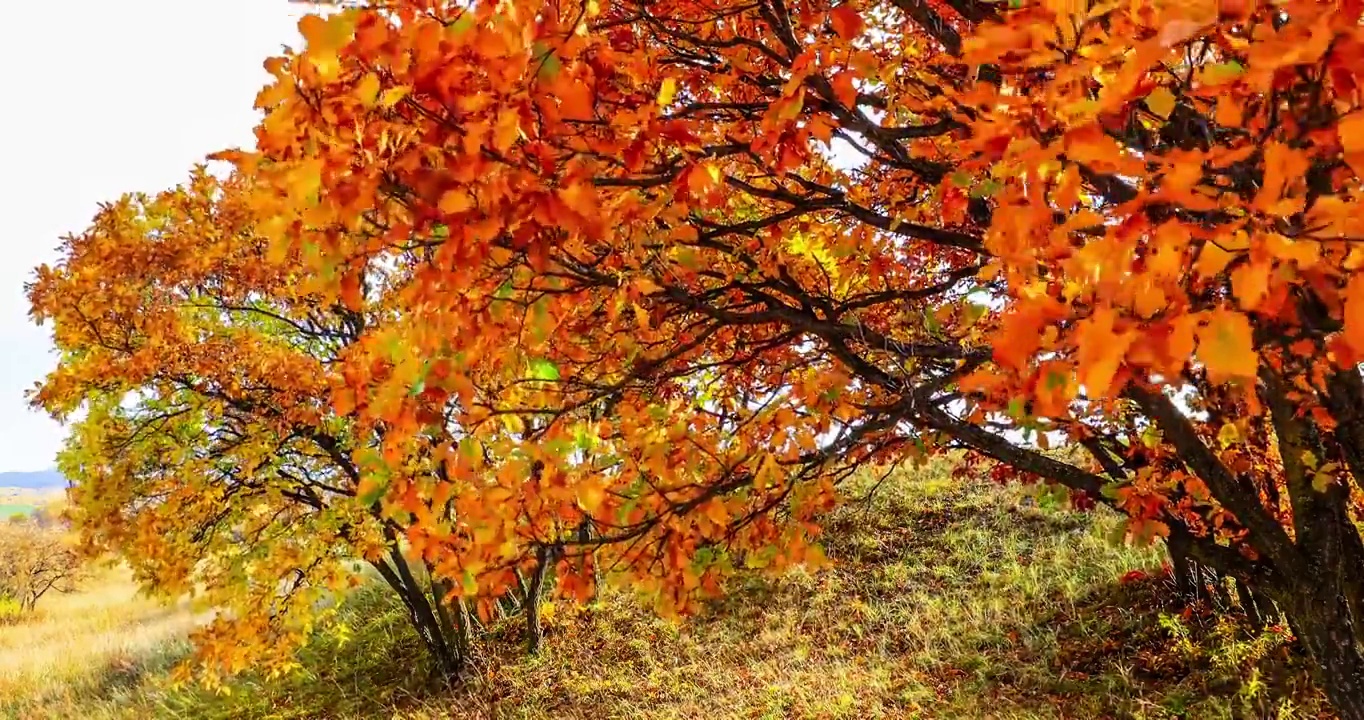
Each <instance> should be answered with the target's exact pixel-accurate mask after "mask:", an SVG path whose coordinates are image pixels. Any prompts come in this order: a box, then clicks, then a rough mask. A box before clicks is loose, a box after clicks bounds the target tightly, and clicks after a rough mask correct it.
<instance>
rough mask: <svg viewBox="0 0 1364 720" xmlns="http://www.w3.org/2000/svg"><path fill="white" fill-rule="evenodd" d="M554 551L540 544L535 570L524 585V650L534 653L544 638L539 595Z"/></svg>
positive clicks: (536, 553) (542, 590)
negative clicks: (528, 581)
mask: <svg viewBox="0 0 1364 720" xmlns="http://www.w3.org/2000/svg"><path fill="white" fill-rule="evenodd" d="M553 557H554V553H553V552H551V550H550V548H549V547H548V546H543V545H542V546H540V548H539V549H538V550H536V552H535V572H534V573H533V574H532V575H531V577H530V583H529V584H528V585H527V586H526V652H527V653H528V654H530V655H534V654H536V653H538V652H540V645H541V644H542V643H543V641H544V639H545V631H544V628H542V627H541V626H540V596H541V594H543V592H544V587H545V575H546V573H548V572H549V564H550V562H551V561H552V560H553Z"/></svg>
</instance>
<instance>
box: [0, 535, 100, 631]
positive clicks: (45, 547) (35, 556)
mask: <svg viewBox="0 0 1364 720" xmlns="http://www.w3.org/2000/svg"><path fill="white" fill-rule="evenodd" d="M83 575H84V566H83V559H82V558H81V557H80V555H79V554H78V553H77V552H76V550H75V548H74V547H73V546H72V545H71V543H70V542H69V541H68V539H67V538H66V537H65V534H64V533H62V532H60V531H57V530H54V529H50V528H45V527H42V526H40V525H38V524H36V523H30V522H27V521H25V522H11V523H8V524H5V525H0V599H3V600H7V601H10V602H12V603H14V604H16V605H17V610H18V612H19V613H31V612H33V610H34V608H36V607H37V605H38V601H39V600H41V599H42V598H43V596H45V595H47V594H48V593H49V592H51V591H53V590H55V591H57V592H62V593H65V592H71V591H72V590H73V589H75V587H76V583H77V582H78V581H79V580H80V579H81V577H82V576H83Z"/></svg>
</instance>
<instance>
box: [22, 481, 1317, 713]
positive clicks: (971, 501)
mask: <svg viewBox="0 0 1364 720" xmlns="http://www.w3.org/2000/svg"><path fill="white" fill-rule="evenodd" d="M940 470H941V469H939V470H938V471H917V472H915V471H903V472H897V473H896V474H895V476H894V477H893V478H892V480H891V481H890V482H889V483H888V484H886V485H884V486H882V487H881V489H880V491H879V493H878V494H877V495H876V496H875V497H874V498H873V499H872V500H871V501H870V502H868V503H850V504H848V505H846V506H845V507H844V508H842V509H840V510H839V511H838V512H837V513H836V514H835V515H834V516H833V517H832V518H830V520H829V523H828V525H827V528H828V530H827V536H826V538H825V545H826V548H827V552H828V554H829V556H830V557H831V558H833V559H834V560H835V562H836V565H835V567H834V569H832V570H828V571H824V572H819V573H814V574H811V573H806V572H802V571H799V570H798V571H795V572H792V573H790V574H788V575H786V576H784V577H781V578H777V579H766V578H762V577H759V576H757V575H744V576H740V577H738V578H736V579H735V581H734V583H733V585H732V587H731V588H730V591H731V592H730V594H729V596H728V597H727V598H726V599H724V600H723V601H720V602H717V603H716V604H715V605H714V606H713V607H712V608H711V609H710V611H709V612H708V613H706V614H705V615H703V616H702V617H699V618H695V619H693V620H691V621H688V622H685V623H683V624H675V623H672V622H668V621H664V620H659V619H656V618H654V617H653V616H651V615H650V614H649V613H648V612H647V611H646V610H644V609H643V608H641V607H640V605H639V604H638V603H636V602H634V601H633V600H632V599H630V598H629V597H627V596H625V595H623V594H621V593H614V592H613V593H606V594H604V595H603V596H602V597H601V598H600V599H599V600H598V601H597V602H596V603H594V604H593V605H591V606H588V607H583V608H578V607H575V606H572V605H567V604H564V603H562V602H559V603H553V604H551V605H549V606H547V607H546V611H547V615H549V620H548V625H549V629H548V635H547V638H546V645H545V648H544V651H543V652H542V653H541V655H539V656H538V657H535V658H526V657H524V656H523V654H522V653H521V652H520V651H519V649H518V642H517V639H518V631H517V628H516V627H515V622H514V621H512V622H509V623H508V624H507V625H505V626H503V627H500V628H497V629H496V631H495V633H494V637H493V638H491V639H489V640H488V641H487V642H485V643H484V648H485V652H484V655H483V656H481V657H480V658H479V659H478V662H477V663H476V671H477V672H476V675H477V677H475V678H474V679H472V680H469V681H466V682H465V684H464V685H463V686H461V687H460V688H458V689H456V690H453V691H449V690H446V691H441V690H437V689H434V688H433V687H431V686H430V685H428V684H427V683H426V681H425V677H426V676H425V675H424V673H423V672H421V670H420V666H421V665H422V657H421V653H420V651H419V648H418V647H417V645H416V642H415V639H414V638H413V636H412V635H411V634H410V632H409V631H408V630H407V628H406V626H405V625H404V624H403V621H402V615H401V612H400V611H399V610H398V609H397V608H396V607H395V606H394V603H393V602H391V601H390V600H389V599H388V598H387V596H386V595H384V594H383V593H382V592H381V591H379V590H378V589H377V588H375V589H370V590H367V591H364V592H362V593H361V594H360V595H358V596H357V597H356V598H354V599H353V601H352V602H351V603H350V605H349V607H348V613H349V616H350V620H349V622H350V624H351V625H352V627H354V629H355V635H354V637H353V639H351V640H350V641H349V642H345V643H338V642H337V641H336V639H335V638H331V637H324V638H321V639H320V640H319V642H318V643H317V644H316V645H315V646H314V647H313V648H312V649H310V650H309V651H308V652H307V653H306V658H305V662H304V667H305V669H304V671H302V672H301V673H300V674H299V675H298V676H296V677H293V678H290V679H288V680H285V681H277V682H273V683H265V682H263V681H261V680H259V679H253V678H242V679H240V680H239V681H237V682H236V683H235V684H234V685H233V686H232V688H231V690H232V692H231V693H230V694H227V695H212V694H209V693H206V692H201V691H195V690H185V689H179V690H175V689H171V688H169V687H167V686H166V683H165V682H164V680H163V679H162V678H163V670H164V668H165V666H166V665H167V664H168V663H169V662H170V661H171V660H172V659H173V658H174V657H176V656H177V655H178V654H179V653H180V652H183V644H182V643H181V642H179V641H178V638H179V636H180V635H179V634H180V633H181V632H183V629H184V628H185V627H188V623H192V622H193V617H192V616H191V615H190V613H189V611H188V610H185V609H172V610H165V609H161V610H153V609H150V608H149V607H144V605H143V604H142V603H144V602H145V601H139V600H136V599H133V598H132V596H131V594H129V593H128V592H126V588H125V590H124V591H120V594H117V595H110V594H101V593H102V592H103V591H100V592H95V591H91V592H89V593H87V594H86V595H84V596H75V597H69V598H64V599H60V600H55V601H53V602H52V603H51V604H50V607H49V608H47V609H46V610H45V613H46V614H45V619H44V620H42V621H40V623H39V624H37V625H34V626H31V627H27V628H24V627H22V626H15V627H12V628H0V714H4V713H6V712H8V713H9V714H10V715H12V716H14V717H18V718H48V717H92V718H206V719H209V718H221V719H223V720H226V719H227V718H328V719H335V720H340V719H342V718H369V717H382V718H404V719H406V720H435V719H436V718H451V719H454V718H526V719H528V720H529V719H537V720H538V719H541V718H545V719H547V718H584V719H585V718H594V719H595V718H644V717H648V718H714V717H721V718H773V719H776V718H840V717H848V718H877V717H885V718H991V719H994V720H1005V719H1006V718H1020V719H1021V718H1200V719H1201V718H1229V719H1231V718H1282V719H1284V720H1287V719H1288V718H1322V717H1328V715H1327V714H1326V710H1325V708H1324V705H1323V704H1322V700H1321V697H1320V695H1319V694H1318V693H1317V692H1316V691H1315V690H1314V689H1313V688H1312V687H1311V684H1310V682H1309V676H1308V675H1307V672H1306V670H1305V669H1304V665H1305V664H1304V662H1303V660H1302V659H1301V657H1300V656H1299V655H1298V654H1297V653H1296V652H1295V650H1294V648H1293V646H1292V644H1291V643H1290V642H1288V641H1287V640H1286V638H1285V634H1284V633H1282V632H1281V631H1279V630H1278V629H1276V628H1272V629H1270V630H1267V631H1261V632H1251V631H1250V630H1248V629H1247V628H1246V627H1245V626H1244V625H1243V624H1239V623H1237V622H1236V621H1235V618H1234V616H1233V618H1232V620H1222V621H1217V620H1214V619H1213V618H1212V617H1211V616H1210V615H1209V614H1207V613H1202V612H1190V611H1183V610H1181V608H1180V607H1179V606H1178V605H1176V604H1174V603H1172V602H1171V601H1170V600H1169V597H1170V593H1169V590H1168V585H1167V581H1166V580H1165V578H1164V577H1163V574H1162V572H1161V568H1160V559H1161V554H1160V551H1159V548H1133V547H1129V546H1125V545H1122V544H1121V543H1119V542H1116V541H1115V538H1116V536H1117V535H1120V532H1116V533H1115V530H1117V529H1118V524H1117V521H1116V518H1114V517H1112V516H1111V515H1107V514H1105V513H1103V512H1091V513H1078V512H1072V511H1070V510H1067V509H1065V508H1061V507H1051V506H1049V498H1048V497H1046V496H1038V497H1034V496H1031V495H1029V494H1028V493H1027V492H1026V491H1025V490H1023V489H1018V488H1008V489H1006V488H1001V487H998V486H994V485H991V484H988V483H983V482H977V483H962V482H958V481H953V480H950V479H949V478H948V477H947V476H946V475H945V474H944V473H943V472H941V471H940ZM1039 498H1040V499H1039ZM114 587H118V586H117V585H115V586H114ZM121 607H126V608H128V609H127V610H120V609H119V608H121ZM101 614H106V615H111V616H119V617H124V618H126V619H125V620H124V621H122V622H120V623H117V624H113V623H107V622H102V621H95V620H93V618H95V617H96V616H98V615H101ZM87 619H88V620H89V624H88V625H86V624H79V623H84V622H86V621H87ZM58 626H60V627H61V628H62V629H61V630H60V631H57V630H55V629H50V630H46V631H44V630H43V629H42V628H45V627H48V628H53V627H58ZM44 633H49V634H51V633H57V634H60V635H61V636H62V637H63V638H65V639H48V637H49V635H44ZM16 637H17V638H18V639H16ZM77 638H81V639H83V640H84V641H83V642H80V641H77ZM77 646H79V652H75V650H74V649H75V648H76V647H77ZM33 647H41V648H42V649H41V650H40V651H37V652H36V653H35V654H33V655H31V656H30V655H28V654H26V652H19V653H17V654H16V650H15V649H16V648H33ZM57 657H60V658H61V660H59V661H58V660H56V659H55V658H57ZM45 658H48V659H45ZM34 677H44V678H45V679H44V680H42V681H41V682H37V683H36V685H34V686H33V687H34V690H32V691H30V690H29V689H28V687H29V683H31V682H33V681H32V680H31V678H34ZM6 703H8V704H6Z"/></svg>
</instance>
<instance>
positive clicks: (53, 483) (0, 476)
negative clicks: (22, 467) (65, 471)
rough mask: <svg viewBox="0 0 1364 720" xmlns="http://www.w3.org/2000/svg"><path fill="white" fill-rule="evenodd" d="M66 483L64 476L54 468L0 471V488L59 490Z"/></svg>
mask: <svg viewBox="0 0 1364 720" xmlns="http://www.w3.org/2000/svg"><path fill="white" fill-rule="evenodd" d="M66 485H67V482H66V478H65V477H63V476H62V474H61V473H60V472H57V471H56V470H37V471H32V472H0V488H23V489H24V490H61V489H63V488H65V487H66Z"/></svg>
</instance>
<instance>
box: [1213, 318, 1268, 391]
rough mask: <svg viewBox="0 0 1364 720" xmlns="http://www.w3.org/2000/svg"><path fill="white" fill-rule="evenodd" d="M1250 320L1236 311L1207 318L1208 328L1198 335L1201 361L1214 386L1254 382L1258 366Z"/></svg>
mask: <svg viewBox="0 0 1364 720" xmlns="http://www.w3.org/2000/svg"><path fill="white" fill-rule="evenodd" d="M1253 335H1254V333H1253V331H1252V329H1251V326H1250V320H1249V319H1247V318H1246V316H1245V315H1244V314H1243V313H1240V312H1237V311H1235V310H1216V311H1213V312H1212V313H1209V314H1208V324H1207V325H1205V326H1204V327H1203V329H1202V331H1201V332H1200V333H1199V335H1198V359H1199V361H1201V362H1202V363H1203V365H1204V366H1205V367H1207V369H1208V375H1209V377H1210V378H1211V379H1212V380H1213V382H1226V381H1228V380H1231V379H1234V378H1254V377H1255V372H1256V369H1257V367H1258V366H1259V360H1260V358H1259V356H1258V355H1257V354H1256V353H1255V340H1254V337H1253Z"/></svg>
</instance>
